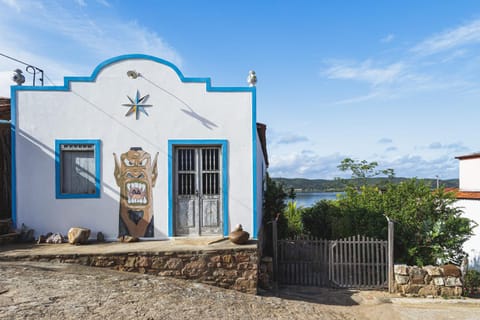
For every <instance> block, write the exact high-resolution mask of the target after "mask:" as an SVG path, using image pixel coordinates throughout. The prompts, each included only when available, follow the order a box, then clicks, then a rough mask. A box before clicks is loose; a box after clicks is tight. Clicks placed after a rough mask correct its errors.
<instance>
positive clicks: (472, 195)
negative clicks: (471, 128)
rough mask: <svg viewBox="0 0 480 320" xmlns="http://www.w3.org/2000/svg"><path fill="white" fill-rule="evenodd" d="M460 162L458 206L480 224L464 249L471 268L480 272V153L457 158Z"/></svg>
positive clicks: (465, 214) (466, 215)
mask: <svg viewBox="0 0 480 320" xmlns="http://www.w3.org/2000/svg"><path fill="white" fill-rule="evenodd" d="M456 159H458V160H460V162H459V181H460V184H459V190H458V191H457V192H456V194H457V199H458V202H457V206H458V207H460V208H461V209H462V210H463V212H464V216H465V217H467V218H469V219H472V220H473V221H475V222H476V223H478V224H479V227H476V228H475V229H474V233H475V234H474V235H473V236H472V237H471V238H470V239H469V240H468V241H467V242H465V244H464V246H463V249H464V250H465V252H467V253H468V255H469V265H470V268H474V269H477V270H479V271H480V153H475V154H469V155H464V156H459V157H456Z"/></svg>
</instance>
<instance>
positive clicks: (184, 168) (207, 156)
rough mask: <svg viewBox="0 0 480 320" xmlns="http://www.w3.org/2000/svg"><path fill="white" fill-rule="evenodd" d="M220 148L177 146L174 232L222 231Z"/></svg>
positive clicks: (183, 233)
mask: <svg viewBox="0 0 480 320" xmlns="http://www.w3.org/2000/svg"><path fill="white" fill-rule="evenodd" d="M220 151H221V150H220V147H216V146H202V147H177V148H176V149H175V181H174V184H175V189H174V190H175V235H179V236H190V235H191V236H195V235H212V234H222V231H223V230H222V212H221V211H222V204H221V199H222V197H221V195H222V185H221V181H222V179H221V175H222V172H221V152H220Z"/></svg>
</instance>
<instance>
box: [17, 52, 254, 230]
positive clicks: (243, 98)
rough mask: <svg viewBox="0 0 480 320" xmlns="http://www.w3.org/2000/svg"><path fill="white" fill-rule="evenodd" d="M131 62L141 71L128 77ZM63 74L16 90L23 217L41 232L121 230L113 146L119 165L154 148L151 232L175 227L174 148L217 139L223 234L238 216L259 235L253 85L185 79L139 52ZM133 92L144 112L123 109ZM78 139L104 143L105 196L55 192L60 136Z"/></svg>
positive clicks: (99, 154) (99, 152)
mask: <svg viewBox="0 0 480 320" xmlns="http://www.w3.org/2000/svg"><path fill="white" fill-rule="evenodd" d="M129 70H135V71H137V72H139V73H140V74H141V76H139V77H138V78H136V79H131V78H129V77H127V71H129ZM65 82H66V83H65V85H64V86H63V87H35V88H33V87H15V89H14V90H13V97H12V107H13V108H14V109H15V110H14V123H15V125H16V134H15V150H16V152H15V155H14V156H15V164H16V170H15V174H14V178H15V181H14V184H15V190H16V198H15V199H16V201H15V202H14V212H15V220H16V224H17V226H19V225H21V224H22V223H24V224H26V225H27V226H28V227H30V228H33V229H35V231H36V235H39V234H44V233H47V232H62V233H66V231H67V230H68V229H69V228H70V227H72V226H81V227H87V228H90V229H91V230H92V234H93V235H95V233H96V232H97V231H101V232H103V233H104V234H105V235H106V237H107V238H109V239H113V238H116V237H117V235H118V234H119V202H120V197H121V189H120V187H119V185H118V179H116V176H115V175H114V173H115V174H116V172H117V171H115V170H116V164H115V160H114V156H113V154H114V153H115V154H116V155H117V159H118V165H119V166H120V165H122V166H123V165H124V164H125V162H126V161H123V160H121V159H120V155H121V154H123V153H127V151H129V150H130V149H131V148H132V147H134V148H138V147H141V148H142V150H143V151H145V152H147V153H149V155H150V157H151V163H150V164H151V170H150V171H149V172H150V173H149V174H151V175H152V176H154V177H155V178H156V183H154V182H153V183H152V185H151V186H149V185H147V188H146V190H147V191H150V188H151V192H152V194H153V195H152V197H153V198H152V201H153V223H154V226H153V238H157V239H162V238H167V237H169V236H174V235H175V232H174V230H172V228H175V225H174V221H172V216H171V215H172V214H173V213H172V208H173V207H174V206H175V203H174V202H175V201H176V198H175V197H174V195H172V192H174V191H172V190H173V189H172V188H173V186H172V184H174V183H175V182H174V179H175V177H174V176H175V173H174V171H175V166H176V165H177V164H176V163H175V159H174V155H172V149H171V148H172V146H175V145H180V146H192V145H193V146H202V145H205V144H214V145H217V146H219V147H221V148H222V149H221V150H222V151H221V152H223V153H222V156H221V157H222V158H221V159H222V161H224V163H223V165H224V166H225V172H223V173H222V174H223V175H222V179H223V177H226V179H225V180H222V181H221V182H220V183H222V186H221V188H222V190H224V191H225V192H227V193H226V196H225V198H224V199H222V200H221V203H220V206H224V207H223V209H224V210H223V211H222V214H226V216H225V218H224V220H225V221H224V225H223V230H222V233H223V234H224V235H227V234H228V233H229V232H230V231H231V229H232V228H233V227H234V226H235V225H236V224H242V225H243V227H244V229H245V230H246V231H248V232H250V234H251V235H254V234H256V230H254V227H255V223H254V220H255V219H261V211H259V209H261V207H260V206H261V199H260V198H258V195H257V191H258V190H257V189H256V188H257V184H258V181H257V175H256V174H257V173H256V170H257V168H258V165H257V163H255V161H254V153H256V152H257V141H256V140H257V133H256V125H255V113H256V110H255V108H256V105H255V101H254V99H255V94H254V92H255V88H247V87H238V88H237V87H235V88H223V87H220V88H217V87H213V86H211V83H210V79H208V78H185V77H184V76H183V75H182V74H181V72H180V71H179V70H178V68H177V67H176V66H174V65H172V64H171V63H169V62H166V61H164V60H161V59H158V58H155V57H149V56H143V55H129V56H122V57H117V58H112V59H110V60H108V61H106V62H104V63H102V64H101V65H99V66H98V67H97V68H96V69H95V70H94V72H93V74H92V76H90V77H81V78H66V79H65ZM137 91H138V92H139V98H141V97H145V96H148V97H147V99H145V101H143V103H145V104H148V105H151V107H145V109H144V110H145V111H146V112H147V113H148V115H147V114H145V113H143V112H140V113H139V117H138V119H136V115H135V113H133V114H132V115H130V116H126V113H127V112H128V111H129V110H132V106H131V104H132V100H135V99H136V94H137ZM127 96H128V97H127ZM133 102H135V101H133ZM125 104H127V105H125ZM128 104H130V106H129V105H128ZM133 111H135V110H133ZM77 139H79V140H88V141H95V142H96V143H98V146H99V147H98V148H99V149H98V150H96V151H95V157H96V159H97V157H98V159H99V163H100V165H99V166H100V168H99V172H98V175H99V177H98V180H99V181H98V183H99V197H94V198H87V199H85V198H59V197H58V181H57V180H58V178H56V174H57V175H58V169H56V161H57V162H58V159H56V157H57V158H58V149H59V147H58V146H59V145H60V146H61V141H75V140H77ZM157 153H158V163H157V167H156V170H157V171H156V172H154V171H155V170H154V169H153V164H154V163H153V162H154V158H155V155H156V154H157ZM258 158H261V157H259V156H257V159H258ZM127 162H128V161H127ZM125 165H127V166H129V164H128V163H127V164H125ZM56 170H57V172H56ZM150 178H152V177H150ZM56 179H57V180H56ZM151 182H152V181H151ZM137 186H138V185H137ZM128 188H129V189H128V190H130V185H129V186H128ZM137 189H138V190H135V192H137V191H138V192H140V193H141V192H144V191H145V187H144V186H143V187H142V185H141V184H140V187H138V188H137ZM122 196H123V195H122ZM255 196H257V205H255V204H254V198H255ZM125 197H126V195H125ZM128 201H130V199H129V200H128ZM148 203H149V204H150V201H149V202H148ZM196 208H197V209H198V207H196ZM192 210H193V209H192ZM205 210H207V209H205ZM128 212H129V213H128V214H130V217H131V214H132V212H131V211H128ZM133 214H135V212H133ZM140 218H141V217H140ZM197 223H198V221H197ZM134 227H135V226H134ZM256 227H257V228H258V225H257V226H256Z"/></svg>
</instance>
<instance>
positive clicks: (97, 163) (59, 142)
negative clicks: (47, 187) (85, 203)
mask: <svg viewBox="0 0 480 320" xmlns="http://www.w3.org/2000/svg"><path fill="white" fill-rule="evenodd" d="M62 144H93V146H94V151H93V155H94V157H95V193H89V194H84V193H82V194H75V193H62V188H61V185H62V182H61V181H62V177H61V164H60V156H61V149H60V147H61V145H62ZM100 157H101V151H100V140H55V196H56V198H57V199H89V198H100V183H101V177H100V165H101V161H100Z"/></svg>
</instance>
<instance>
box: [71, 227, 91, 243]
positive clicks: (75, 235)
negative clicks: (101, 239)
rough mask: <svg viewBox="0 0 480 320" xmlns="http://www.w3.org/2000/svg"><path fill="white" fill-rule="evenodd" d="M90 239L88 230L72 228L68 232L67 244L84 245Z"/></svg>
mask: <svg viewBox="0 0 480 320" xmlns="http://www.w3.org/2000/svg"><path fill="white" fill-rule="evenodd" d="M88 237H90V229H87V228H79V227H73V228H70V230H68V243H70V244H86V243H88Z"/></svg>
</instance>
